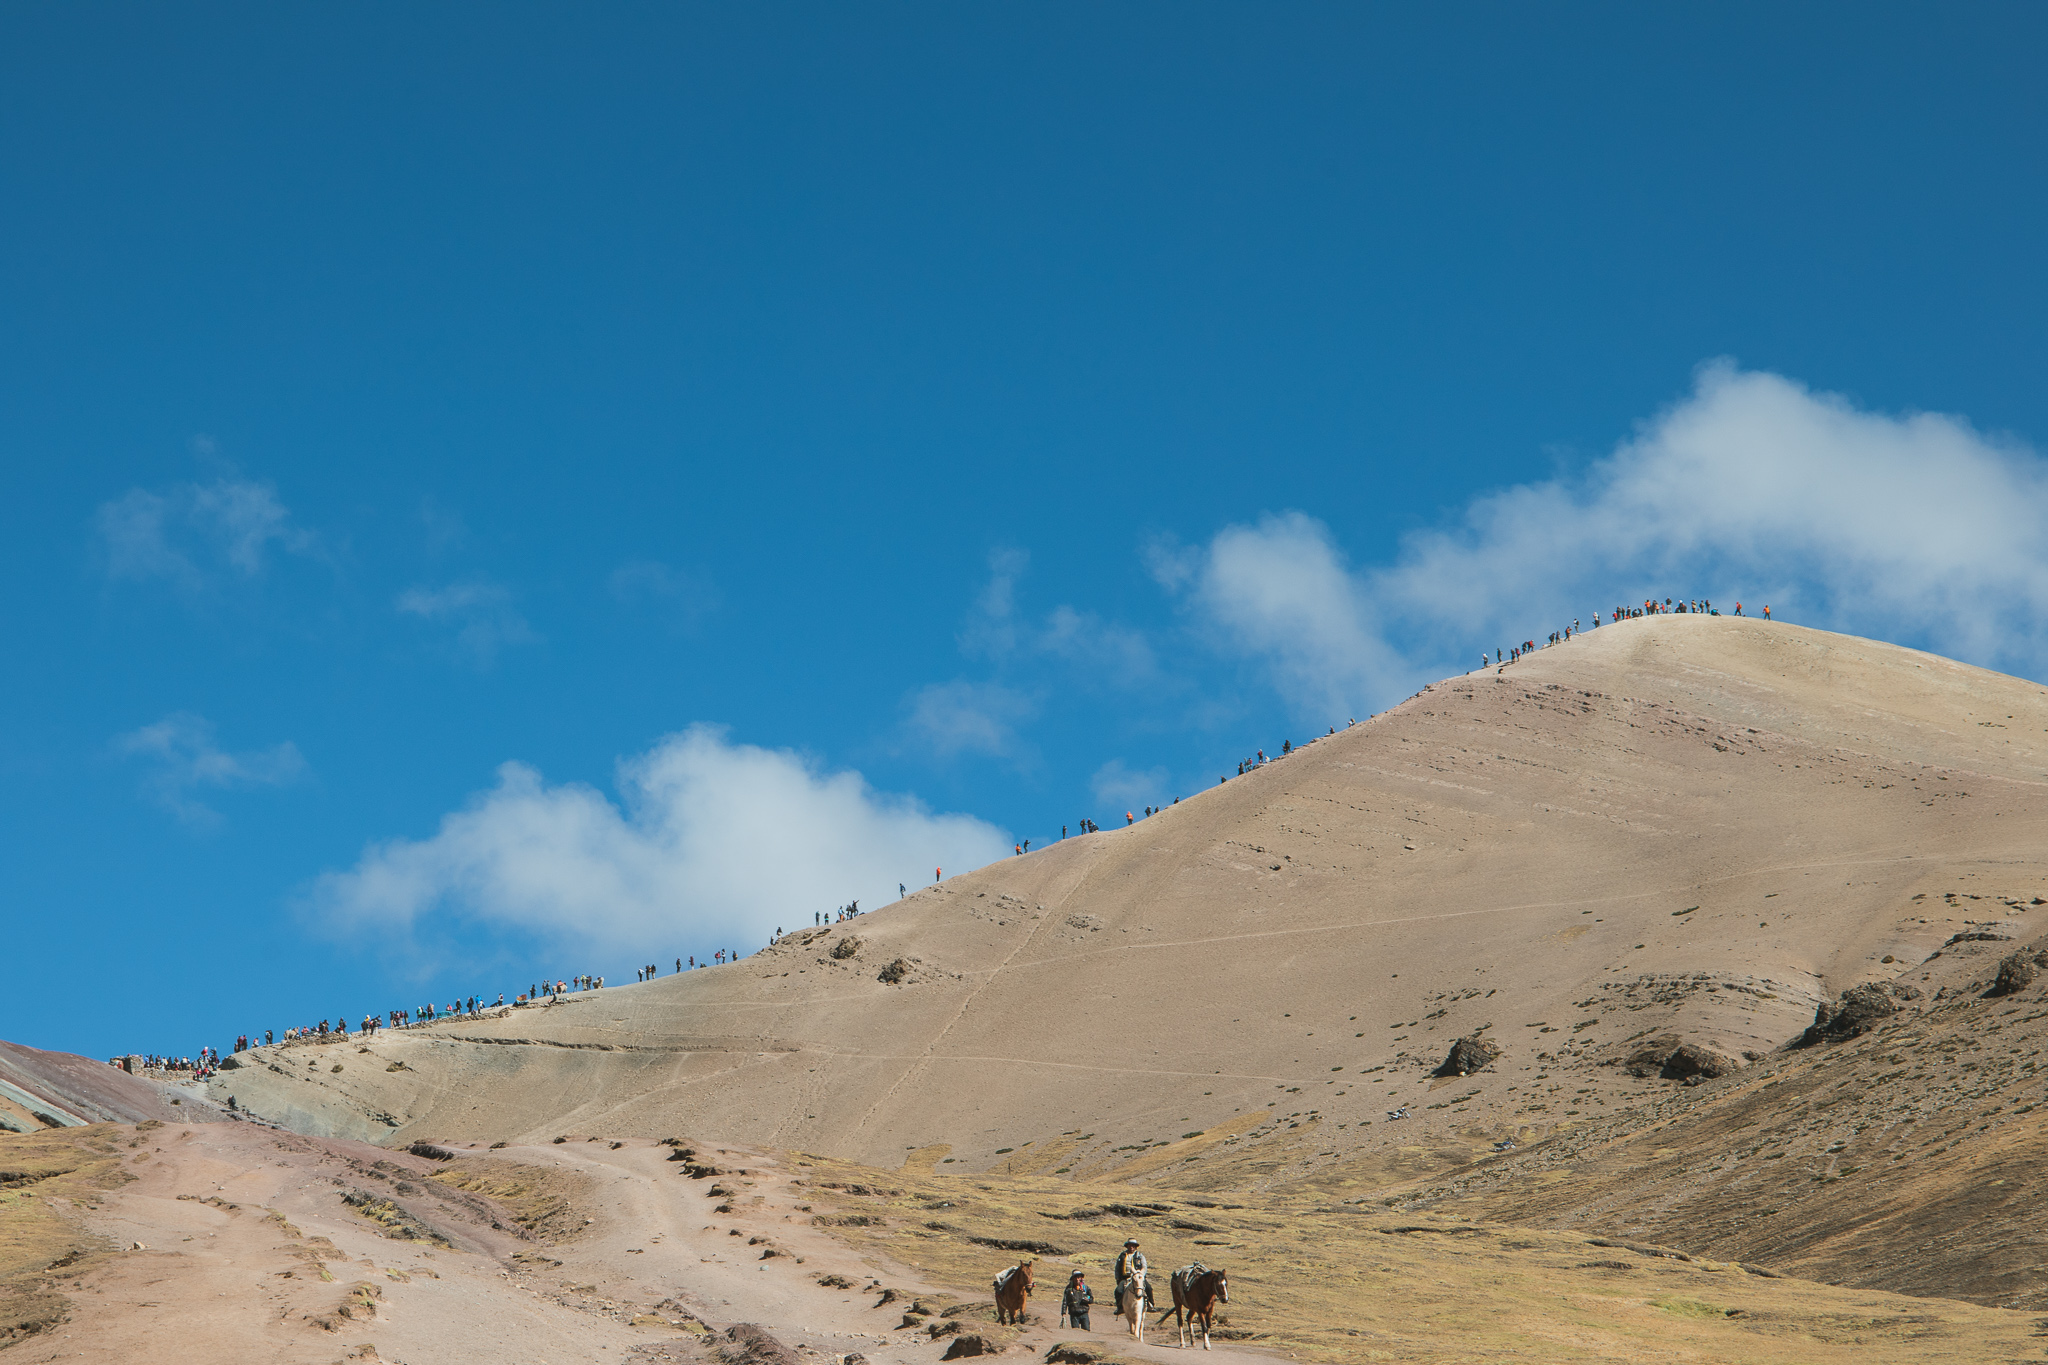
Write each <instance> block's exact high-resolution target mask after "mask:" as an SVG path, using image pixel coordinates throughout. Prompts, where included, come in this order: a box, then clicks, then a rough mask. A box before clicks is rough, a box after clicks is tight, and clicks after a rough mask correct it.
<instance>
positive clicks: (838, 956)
mask: <svg viewBox="0 0 2048 1365" xmlns="http://www.w3.org/2000/svg"><path fill="white" fill-rule="evenodd" d="M860 949H861V941H860V940H859V939H857V938H855V937H854V936H853V935H852V934H848V935H847V936H846V937H845V938H842V939H840V940H839V942H837V943H835V944H833V945H832V956H833V958H834V959H835V960H837V961H840V962H844V961H846V959H848V958H849V957H852V956H853V955H854V954H855V953H857V952H859V951H860Z"/></svg>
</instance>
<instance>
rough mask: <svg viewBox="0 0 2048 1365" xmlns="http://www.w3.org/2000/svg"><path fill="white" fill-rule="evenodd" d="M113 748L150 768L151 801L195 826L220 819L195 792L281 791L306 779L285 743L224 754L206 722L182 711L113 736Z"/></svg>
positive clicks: (294, 750)
mask: <svg viewBox="0 0 2048 1365" xmlns="http://www.w3.org/2000/svg"><path fill="white" fill-rule="evenodd" d="M113 747H114V751H115V752H116V753H118V754H121V755H123V756H125V757H129V758H135V759H141V760H143V761H145V762H147V763H148V764H149V765H150V770H149V773H148V775H147V776H146V777H145V778H144V779H143V783H142V788H143V791H144V792H145V793H146V794H147V795H148V796H149V798H150V799H151V800H153V801H154V802H156V803H157V804H158V805H160V806H162V807H163V808H164V809H165V810H167V811H169V812H171V814H173V815H175V816H177V817H178V818H179V819H180V820H183V821H184V822H185V823H187V824H190V825H195V826H200V827H210V826H213V825H217V824H219V823H220V820H221V815H220V812H219V811H217V810H215V809H214V808H213V807H211V806H209V805H207V804H206V803H205V802H204V801H202V800H200V799H199V797H198V796H197V795H196V793H198V792H201V791H226V790H232V789H236V788H249V787H280V786H284V785H287V784H288V783H292V782H296V781H298V780H299V779H300V778H301V777H303V776H305V774H306V760H305V758H304V756H303V755H301V754H300V753H299V750H298V746H297V745H295V744H293V743H291V742H290V741H289V740H287V741H286V742H284V743H282V744H278V745H275V746H273V747H271V748H268V749H255V750H248V751H245V752H242V753H229V752H228V751H227V750H225V749H222V748H221V747H220V745H219V744H218V743H217V742H216V741H215V739H214V727H213V723H212V722H211V721H209V720H207V719H206V718H205V717H204V716H197V715H193V714H192V713H190V712H186V711H180V712H177V713H175V714H172V715H169V716H165V717H164V718H163V719H162V720H160V721H158V722H156V723H155V724H154V725H145V726H143V727H142V728H141V729H139V730H132V731H130V732H129V733H127V734H124V735H119V736H116V737H115V739H114V742H113Z"/></svg>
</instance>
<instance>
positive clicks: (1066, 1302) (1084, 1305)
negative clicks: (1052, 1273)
mask: <svg viewBox="0 0 2048 1365" xmlns="http://www.w3.org/2000/svg"><path fill="white" fill-rule="evenodd" d="M1094 1303H1095V1291H1094V1290H1092V1289H1090V1288H1089V1287H1088V1277H1087V1276H1086V1275H1083V1274H1082V1273H1081V1272H1080V1271H1078V1270H1077V1271H1075V1272H1074V1273H1073V1274H1072V1275H1071V1276H1070V1277H1068V1279H1067V1289H1066V1292H1065V1293H1063V1294H1061V1295H1060V1312H1061V1313H1062V1314H1063V1315H1065V1317H1066V1319H1067V1322H1068V1324H1069V1325H1071V1326H1073V1327H1074V1328H1076V1329H1077V1330H1079V1331H1083V1332H1092V1331H1094V1330H1095V1329H1094V1328H1093V1327H1091V1326H1089V1325H1088V1310H1089V1308H1090V1307H1091V1306H1093V1304H1094Z"/></svg>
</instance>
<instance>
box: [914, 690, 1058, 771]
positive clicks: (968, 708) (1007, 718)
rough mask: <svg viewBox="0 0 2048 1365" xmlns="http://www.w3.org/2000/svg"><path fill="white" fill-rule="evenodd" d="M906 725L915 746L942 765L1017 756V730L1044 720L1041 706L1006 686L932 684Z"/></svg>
mask: <svg viewBox="0 0 2048 1365" xmlns="http://www.w3.org/2000/svg"><path fill="white" fill-rule="evenodd" d="M906 705H907V709H908V712H909V714H908V716H907V717H906V718H905V721H904V725H905V728H906V729H907V730H908V731H909V733H910V736H911V738H912V739H913V741H915V743H916V744H917V745H918V746H919V747H921V748H923V749H924V750H925V751H926V752H927V753H930V754H931V755H932V756H934V757H936V758H941V759H947V758H956V757H958V756H960V755H962V754H979V755H983V756H986V757H990V758H1000V757H1005V756H1015V755H1016V753H1017V751H1018V745H1019V740H1018V736H1017V727H1018V726H1019V725H1021V724H1022V723H1023V722H1025V721H1027V720H1030V719H1031V718H1032V717H1033V716H1035V715H1037V714H1038V703H1037V702H1035V701H1034V700H1032V698H1031V697H1029V696H1028V695H1026V694H1025V693H1022V692H1018V691H1015V690H1013V689H1011V688H1008V687H1004V686H1003V685H1002V684H1000V683H991V682H968V681H965V680H963V679H956V680H954V681H952V682H944V683H932V684H930V685H929V686H926V687H922V688H919V689H918V690H917V691H916V692H914V693H912V694H911V695H910V697H909V699H908V702H907V703H906Z"/></svg>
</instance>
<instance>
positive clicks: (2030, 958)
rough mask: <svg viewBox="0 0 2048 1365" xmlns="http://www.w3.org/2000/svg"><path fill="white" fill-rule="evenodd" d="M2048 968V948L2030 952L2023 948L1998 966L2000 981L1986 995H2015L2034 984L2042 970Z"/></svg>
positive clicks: (1993, 984) (1993, 983) (1992, 984)
mask: <svg viewBox="0 0 2048 1365" xmlns="http://www.w3.org/2000/svg"><path fill="white" fill-rule="evenodd" d="M2043 967H2048V948H2042V949H2038V950H2035V951H2033V952H2029V951H2028V950H2026V949H2024V948H2022V949H2021V950H2020V951H2019V952H2016V953H2014V954H2012V955H2011V956H2009V957H2007V958H2006V959H2005V960H2004V961H2003V962H2001V963H1999V964H1998V979H1997V980H1996V981H1994V982H1992V983H1991V989H1990V990H1988V991H1986V992H1984V993H1985V994H1986V995H2013V994H2015V993H2017V992H2019V991H2023V990H2025V989H2026V988H2027V987H2029V986H2031V985H2033V984H2034V982H2035V981H2036V980H2037V979H2038V978H2039V977H2040V975H2041V969H2042V968H2043Z"/></svg>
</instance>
